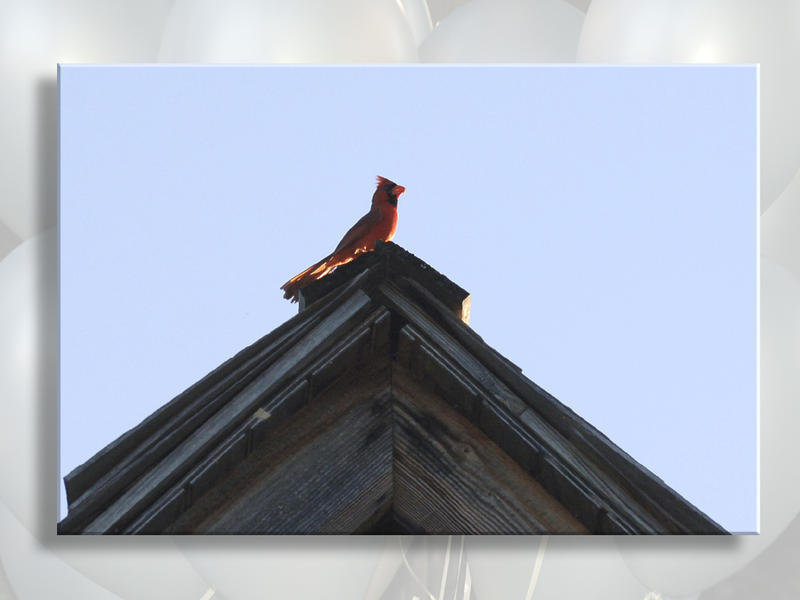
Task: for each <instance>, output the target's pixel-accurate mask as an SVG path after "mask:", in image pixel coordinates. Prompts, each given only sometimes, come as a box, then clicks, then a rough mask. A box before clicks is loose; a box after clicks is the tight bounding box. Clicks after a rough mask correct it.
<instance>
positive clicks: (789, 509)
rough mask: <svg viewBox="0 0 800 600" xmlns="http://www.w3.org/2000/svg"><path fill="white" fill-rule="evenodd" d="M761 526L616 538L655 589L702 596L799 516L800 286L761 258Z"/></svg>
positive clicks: (629, 560) (636, 569)
mask: <svg viewBox="0 0 800 600" xmlns="http://www.w3.org/2000/svg"><path fill="white" fill-rule="evenodd" d="M760 364H761V373H760V376H761V377H760V381H761V394H760V405H761V414H760V423H761V433H760V440H761V528H760V535H751V536H741V537H739V538H737V539H732V538H729V539H725V538H720V537H702V538H699V537H690V538H682V537H678V536H666V537H659V538H649V539H647V538H630V539H626V538H621V537H618V538H616V541H617V543H618V544H619V546H620V550H621V552H622V555H623V556H624V557H625V560H626V562H627V563H628V566H629V567H630V569H631V571H632V572H633V573H634V575H636V577H637V578H638V579H639V580H640V581H642V582H643V583H645V584H646V585H647V586H648V587H649V589H650V590H651V591H654V592H660V593H666V594H668V595H686V594H691V593H697V592H700V591H702V590H703V589H706V588H708V587H710V586H711V585H713V584H714V583H716V582H717V581H719V580H721V579H722V578H723V577H725V576H727V575H729V574H731V573H733V572H735V571H736V570H738V569H740V568H741V567H742V566H744V565H745V564H746V563H748V562H749V561H751V560H752V559H753V558H755V557H756V556H758V555H759V554H760V553H761V552H763V551H764V550H765V549H766V548H767V547H768V546H769V545H770V544H771V543H772V542H773V541H774V540H775V538H776V537H777V536H778V535H780V533H781V532H783V531H784V530H785V529H786V527H787V526H788V525H789V523H790V522H791V521H792V520H793V519H794V518H795V516H796V515H797V514H798V512H800V489H798V486H797V485H796V478H795V477H794V473H795V472H796V464H795V463H796V458H797V456H799V455H800V438H798V435H797V423H798V422H800V403H798V402H797V399H798V398H800V369H798V368H797V365H798V364H800V281H799V280H797V279H795V278H794V277H792V275H791V273H790V272H789V271H788V270H786V269H784V268H783V267H781V266H779V265H776V264H774V263H772V262H771V261H770V260H769V259H765V258H762V260H761V363H760Z"/></svg>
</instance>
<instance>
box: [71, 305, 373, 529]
mask: <svg viewBox="0 0 800 600" xmlns="http://www.w3.org/2000/svg"><path fill="white" fill-rule="evenodd" d="M369 305H370V300H369V298H368V297H367V296H366V295H365V294H363V293H360V292H356V293H355V294H354V295H353V296H351V297H350V298H348V299H347V300H346V301H345V302H344V303H343V304H341V305H340V306H339V307H338V308H337V309H336V310H335V311H334V312H332V313H331V314H330V316H329V317H328V318H326V319H324V320H322V321H321V322H320V323H319V324H318V325H317V326H316V327H314V328H313V329H311V331H309V333H307V334H306V335H305V336H303V337H302V338H300V340H299V341H298V342H297V343H296V344H294V345H293V346H292V347H291V348H290V349H288V350H287V351H286V352H285V353H283V354H282V355H281V356H280V357H279V358H278V359H277V360H276V361H275V363H273V364H272V365H271V367H270V368H269V369H267V370H266V371H264V372H262V373H260V374H259V375H258V376H257V377H256V378H255V379H254V380H253V381H252V382H251V383H250V384H249V385H247V386H246V387H245V388H244V389H243V390H242V391H241V392H240V393H239V394H237V395H236V396H235V397H234V398H232V399H231V400H230V401H229V402H228V403H227V404H225V405H224V406H223V407H222V408H221V409H220V410H219V411H217V412H216V413H214V414H213V415H212V416H211V417H210V418H209V419H208V420H207V421H205V422H204V423H203V424H202V425H200V426H199V427H198V428H197V429H196V430H195V431H194V432H193V434H192V435H191V436H190V437H188V438H186V439H185V440H184V441H182V442H181V443H180V444H179V445H178V446H177V447H176V448H175V449H174V450H172V451H171V452H170V453H169V454H168V455H167V456H166V457H164V458H163V459H162V460H161V461H160V462H158V464H156V465H155V466H154V467H152V468H151V469H148V470H147V471H146V472H144V473H143V474H142V476H141V477H140V478H138V479H137V480H136V481H135V482H134V483H133V484H132V485H131V487H130V488H129V489H128V490H126V491H125V493H124V494H123V495H122V496H121V497H120V498H118V499H117V500H116V501H114V502H113V503H112V504H111V505H110V506H108V507H107V508H106V509H105V510H103V512H101V513H100V514H99V515H98V516H97V517H96V518H95V519H94V520H93V521H92V522H91V523H89V525H87V526H86V529H85V531H86V532H87V533H106V532H113V531H118V530H119V528H120V527H121V526H124V524H125V522H126V520H130V519H131V518H132V517H133V516H135V514H136V513H137V512H138V511H141V510H143V509H145V507H146V505H147V503H148V502H151V501H152V500H154V499H155V498H157V497H158V496H159V495H160V494H161V493H163V492H164V491H166V489H167V487H168V486H170V485H171V484H172V483H173V482H174V481H175V480H176V478H177V477H180V475H181V474H182V473H183V472H185V470H186V469H188V468H189V467H190V466H191V463H192V462H193V461H195V460H197V459H198V458H199V457H200V456H201V455H202V454H203V453H204V452H206V451H207V450H208V449H209V448H210V447H211V446H212V445H213V444H214V443H215V442H216V441H217V440H218V439H219V437H220V436H222V435H224V434H225V433H226V432H227V431H229V430H230V428H231V427H233V426H235V424H236V423H237V422H238V421H239V419H240V418H241V417H242V416H244V415H246V414H247V413H248V412H252V411H254V410H255V409H256V407H257V406H258V404H259V402H262V401H263V400H264V399H266V398H268V397H269V396H270V395H271V394H274V393H275V392H276V391H278V389H279V387H278V386H279V385H280V383H281V382H282V381H283V379H284V378H285V377H287V376H288V375H290V374H291V372H292V371H293V370H296V369H298V368H300V367H301V366H302V365H303V363H304V362H306V361H308V357H309V356H310V350H311V349H314V348H317V347H319V346H320V345H321V344H326V343H328V344H329V343H330V342H331V340H332V339H335V338H334V337H333V336H334V334H335V333H336V332H337V331H339V330H346V329H347V327H348V325H349V324H350V323H352V322H353V321H354V320H355V319H357V318H358V317H359V316H361V315H362V314H363V313H364V312H365V311H366V310H367V309H368V307H369Z"/></svg>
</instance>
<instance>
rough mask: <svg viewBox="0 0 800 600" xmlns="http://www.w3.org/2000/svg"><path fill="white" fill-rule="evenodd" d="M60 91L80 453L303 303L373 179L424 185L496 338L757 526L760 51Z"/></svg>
mask: <svg viewBox="0 0 800 600" xmlns="http://www.w3.org/2000/svg"><path fill="white" fill-rule="evenodd" d="M60 86H61V212H60V219H61V221H60V225H61V310H62V313H61V318H62V320H61V361H62V362H61V470H62V475H63V474H66V473H67V472H68V471H69V470H71V469H72V468H74V467H75V466H77V465H78V464H80V463H82V462H84V461H85V460H86V459H88V458H89V457H90V456H91V455H92V454H94V453H95V452H96V451H97V450H99V449H100V448H102V447H103V446H104V445H106V444H107V443H108V442H110V441H112V440H113V439H115V438H116V437H118V436H119V435H120V434H121V433H123V432H124V431H126V430H127V429H129V428H131V427H132V426H134V425H136V424H137V423H138V422H140V421H141V420H142V419H143V418H144V417H146V416H147V415H149V414H150V413H151V412H153V410H155V409H156V408H157V407H158V406H160V405H162V404H164V403H165V402H167V401H168V400H169V399H171V398H172V397H173V396H175V395H176V394H177V393H179V392H180V391H182V390H183V389H185V388H186V387H187V386H189V385H190V384H192V383H193V382H195V381H196V380H198V379H200V378H201V377H202V376H203V375H205V374H206V373H207V372H208V371H210V370H212V369H213V368H215V367H216V366H217V365H219V364H220V363H221V362H223V361H224V360H225V359H227V358H229V357H230V356H231V355H233V354H234V353H236V352H237V351H238V350H240V349H241V348H243V347H244V346H246V345H248V344H250V343H252V342H253V341H255V340H256V339H258V338H260V337H261V336H262V335H264V334H266V333H268V332H269V331H271V330H272V329H273V328H274V327H276V326H278V325H279V324H281V323H282V322H283V321H285V320H286V319H288V318H289V317H290V316H292V315H293V314H294V313H295V311H296V306H295V305H290V304H289V303H288V302H287V301H285V300H283V298H282V296H281V292H280V290H279V289H278V288H279V286H280V285H281V284H282V283H283V282H284V281H286V280H287V279H288V278H289V277H291V276H292V275H294V274H295V273H297V272H298V271H300V270H302V269H303V268H305V267H306V266H308V265H309V264H311V263H312V262H315V261H316V260H318V259H319V258H321V257H322V256H324V255H326V254H328V253H329V252H330V251H331V250H332V249H333V248H334V246H335V245H336V243H337V242H338V241H339V239H340V238H341V236H342V235H343V233H344V232H345V231H346V230H347V228H348V227H349V226H350V225H352V223H353V222H355V221H356V219H358V218H359V217H360V216H361V215H362V214H363V213H364V212H366V211H367V210H368V208H369V202H370V198H371V196H372V192H373V190H374V179H375V175H378V174H380V175H384V176H386V177H388V178H390V179H392V180H394V181H395V182H397V183H398V184H401V185H404V186H405V187H406V189H407V192H406V193H405V194H404V195H403V196H402V198H401V199H400V205H399V212H400V222H399V226H398V231H397V235H396V237H395V240H394V241H396V242H397V243H398V244H400V245H402V246H403V247H405V248H406V249H407V250H409V251H411V252H413V253H414V254H416V255H417V256H419V257H420V258H422V259H423V260H425V261H426V262H428V263H429V264H431V265H432V266H433V267H434V268H436V269H438V270H439V271H441V272H442V273H444V274H445V275H447V276H448V277H449V278H450V279H452V280H453V281H455V282H456V283H458V284H459V285H461V286H462V287H464V288H465V289H467V290H468V291H469V292H470V293H471V294H472V322H471V324H472V326H473V328H474V329H475V330H476V331H477V332H478V333H479V334H480V335H481V336H482V337H483V338H484V339H485V340H486V341H487V342H488V343H489V344H491V345H492V346H494V347H495V348H497V349H498V350H499V351H500V352H501V353H503V354H504V355H505V356H507V357H508V358H509V359H511V360H512V361H514V362H515V363H516V364H518V365H519V366H521V367H522V368H523V370H524V372H525V373H526V374H527V375H528V377H530V378H531V379H533V380H534V381H536V382H537V383H538V384H539V385H541V386H542V387H544V388H545V389H547V390H548V391H550V392H551V393H553V394H554V395H555V396H556V397H557V398H559V399H560V400H561V401H562V402H564V403H565V404H567V405H568V406H570V407H571V408H572V409H574V410H575V411H576V412H577V413H578V414H580V415H581V416H582V417H584V418H585V419H586V420H588V421H589V422H590V423H592V424H593V425H594V426H596V427H597V428H598V429H600V430H601V431H603V432H604V433H605V434H606V435H608V436H609V437H610V438H611V439H612V440H613V441H614V442H616V443H617V444H618V445H619V446H620V447H621V448H622V449H624V450H625V451H627V452H628V453H629V454H631V455H632V456H633V457H634V458H636V459H637V460H638V461H640V462H641V463H642V464H644V465H645V466H647V467H648V468H650V469H651V470H653V471H654V472H655V473H656V474H657V475H658V476H660V477H661V478H662V479H664V480H665V481H666V482H667V483H668V484H670V485H671V486H672V487H674V488H675V489H676V490H677V491H678V492H680V493H681V494H683V495H684V496H685V497H686V498H687V499H689V500H690V501H691V502H693V503H695V504H696V505H697V506H698V507H699V508H701V509H702V510H704V511H705V512H706V513H708V514H709V515H710V516H711V517H712V518H714V519H716V520H717V521H718V522H720V523H721V524H722V525H723V526H725V527H726V528H728V529H729V530H731V531H736V532H743V531H754V530H755V529H756V523H757V521H756V490H757V482H756V476H757V468H756V464H757V462H756V459H757V457H756V413H757V407H756V364H757V361H756V338H757V336H756V334H757V329H756V294H757V286H756V282H757V279H756V256H757V249H756V243H757V242H756V232H757V223H756V219H757V208H756V189H757V186H756V183H757V179H756V156H757V151H756V147H757V132H756V87H757V71H756V67H732V66H727V67H725V66H722V67H721V66H715V67H699V66H691V67H689V66H687V67H587V66H559V67H541V66H536V67H442V66H423V67H416V66H415V67H388V68H387V67H364V66H359V67H328V68H324V67H287V66H283V67H281V66H270V67H163V66H161V67H138V66H126V67H86V66H62V67H61V70H60ZM62 494H63V492H62ZM61 510H62V515H63V514H65V512H66V506H65V502H64V501H63V499H62V508H61Z"/></svg>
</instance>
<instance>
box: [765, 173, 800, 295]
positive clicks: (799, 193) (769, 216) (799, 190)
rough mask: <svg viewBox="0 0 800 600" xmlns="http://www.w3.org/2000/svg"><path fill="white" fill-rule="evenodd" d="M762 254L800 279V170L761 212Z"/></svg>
mask: <svg viewBox="0 0 800 600" xmlns="http://www.w3.org/2000/svg"><path fill="white" fill-rule="evenodd" d="M761 254H762V256H766V257H767V258H769V259H770V260H772V261H773V262H775V263H777V264H779V265H781V266H783V267H786V268H787V269H789V271H791V273H792V275H794V276H795V277H796V278H797V279H798V280H800V170H798V171H797V173H796V174H795V176H794V179H792V181H791V183H790V184H789V185H788V186H787V187H786V189H785V190H783V193H782V194H781V195H780V196H779V197H778V199H777V200H776V201H775V203H774V204H773V205H772V206H770V207H769V208H768V209H767V212H765V213H764V214H763V215H761Z"/></svg>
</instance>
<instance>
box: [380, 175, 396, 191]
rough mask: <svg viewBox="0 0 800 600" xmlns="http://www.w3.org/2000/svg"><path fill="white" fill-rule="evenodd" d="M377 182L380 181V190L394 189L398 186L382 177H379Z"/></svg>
mask: <svg viewBox="0 0 800 600" xmlns="http://www.w3.org/2000/svg"><path fill="white" fill-rule="evenodd" d="M377 180H378V189H380V188H392V187H394V186H396V185H397V184H396V183H395V182H394V181H390V180H389V179H386V177H381V176H380V175H378V177H377Z"/></svg>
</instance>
